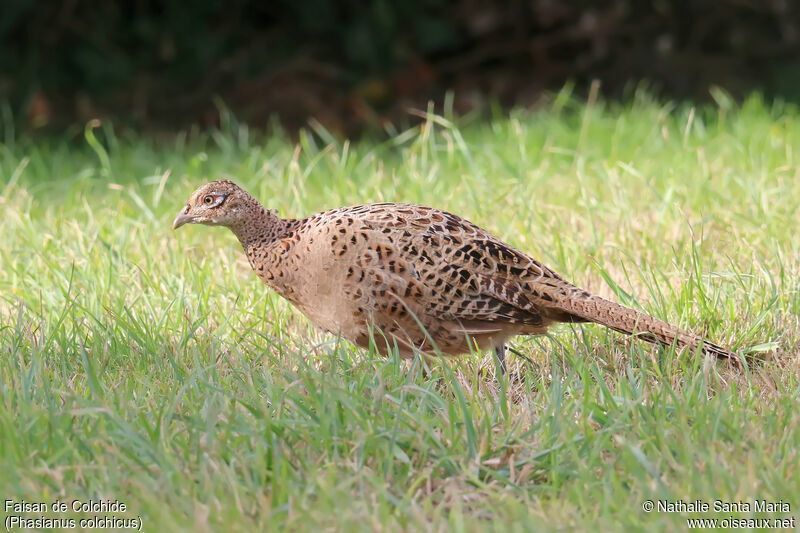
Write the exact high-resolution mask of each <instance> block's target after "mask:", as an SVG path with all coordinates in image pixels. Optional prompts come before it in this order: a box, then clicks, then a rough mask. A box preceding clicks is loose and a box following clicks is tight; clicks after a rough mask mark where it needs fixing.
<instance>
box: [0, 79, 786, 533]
mask: <svg viewBox="0 0 800 533" xmlns="http://www.w3.org/2000/svg"><path fill="white" fill-rule="evenodd" d="M718 101H719V105H717V106H708V107H701V108H697V109H695V108H692V107H690V106H688V105H677V106H676V105H672V104H664V103H660V102H657V101H653V100H652V99H650V98H648V97H647V96H646V95H643V94H636V95H635V96H634V97H632V99H631V101H630V102H629V103H628V104H625V105H611V104H608V103H604V102H602V101H597V102H593V103H591V104H589V105H586V104H584V103H581V102H577V101H575V100H574V99H573V98H571V97H570V95H569V94H568V93H567V92H564V93H561V94H558V95H555V96H554V98H553V99H552V101H551V103H550V104H549V105H547V106H544V107H542V108H541V109H540V110H538V111H535V112H522V111H520V112H514V113H512V114H511V115H510V116H504V117H497V118H495V119H493V120H490V121H484V122H479V121H471V120H469V119H465V120H463V121H461V122H459V125H458V126H455V125H454V124H453V123H452V122H451V121H449V120H447V119H446V118H444V117H440V116H433V115H430V116H429V117H428V120H427V122H426V123H425V124H424V125H422V126H421V127H419V128H415V129H411V130H409V131H404V132H395V133H394V134H393V135H392V136H391V138H390V140H388V141H385V142H382V143H379V142H370V141H363V142H358V143H348V142H341V141H338V140H336V139H333V138H331V137H330V136H329V135H328V134H327V133H326V132H325V131H324V130H323V129H322V128H320V127H317V129H316V131H315V132H313V133H307V134H303V135H301V137H300V140H299V142H298V143H297V144H294V143H292V142H290V141H289V140H287V139H286V138H285V137H284V136H281V135H275V136H270V137H265V136H263V135H256V134H254V133H253V132H251V131H249V130H248V129H247V128H246V127H244V126H241V125H238V124H236V122H235V120H233V119H232V118H231V117H225V120H224V122H223V126H222V127H221V128H220V130H219V131H214V132H210V133H207V134H206V133H201V132H189V133H187V134H184V135H178V136H176V137H175V138H172V139H168V140H163V139H162V140H160V141H155V140H148V139H142V138H138V137H136V136H121V137H117V136H115V135H114V133H113V130H112V129H111V128H110V127H109V125H108V124H104V125H102V126H101V127H99V128H96V129H92V128H91V127H87V131H86V136H85V138H86V140H85V142H69V141H55V140H52V141H38V142H34V141H30V140H26V139H24V138H17V137H15V135H14V134H13V132H10V131H8V129H7V131H6V132H5V133H6V137H5V143H4V144H2V145H0V208H1V209H2V213H3V215H2V236H3V241H2V244H0V265H1V266H2V268H1V269H0V401H2V406H1V407H0V496H2V499H3V500H6V499H10V500H15V501H20V500H23V499H24V500H25V501H28V502H46V503H48V504H49V503H51V502H53V501H55V500H61V501H66V502H71V501H72V500H74V499H79V500H81V501H85V500H88V499H94V500H106V499H110V500H112V501H113V500H119V501H121V502H123V503H125V504H126V505H127V506H128V509H127V511H126V512H124V513H110V514H116V515H117V516H118V517H121V518H134V517H141V519H142V521H143V526H144V527H143V529H144V530H149V531H167V530H176V531H209V530H231V531H253V530H258V529H262V530H285V529H288V530H315V529H325V530H342V531H359V530H367V531H369V530H384V529H385V530H417V529H429V530H434V531H477V530H501V531H529V530H546V531H552V530H575V529H577V530H592V531H606V530H608V531H613V530H624V531H637V530H638V531H644V530H646V531H652V530H683V529H685V528H686V527H687V523H686V518H687V517H691V516H701V517H710V518H718V519H724V518H728V517H730V516H733V517H740V518H747V517H752V516H769V517H774V516H795V517H797V516H798V508H800V475H798V472H797V465H798V464H800V457H798V451H797V444H798V442H800V412H799V411H798V409H797V405H798V392H799V391H800V383H799V382H798V375H799V374H800V372H799V371H800V326H799V325H798V316H799V315H800V237H798V232H797V228H798V222H799V219H798V215H797V206H798V205H800V172H799V171H798V168H800V167H798V161H797V159H796V156H797V154H796V153H795V150H796V148H797V147H799V146H800V112H798V109H797V108H796V107H792V106H786V105H782V104H780V103H774V104H773V103H765V102H764V101H763V100H761V99H760V98H758V97H753V98H750V99H749V100H747V101H746V102H744V103H743V104H742V105H741V106H733V105H731V104H729V103H728V102H727V100H725V99H724V98H718ZM223 175H229V176H233V177H235V179H236V181H238V182H239V183H240V184H242V185H243V186H244V187H245V188H247V189H248V190H250V191H251V192H252V193H253V194H254V195H255V196H257V197H258V198H260V199H261V200H262V201H263V202H264V203H265V204H266V205H268V206H269V207H272V208H275V209H278V210H279V211H280V212H281V213H283V214H284V215H287V216H299V215H306V214H310V213H312V212H315V211H318V210H323V209H326V208H330V207H334V206H339V205H346V204H353V203H361V202H367V201H381V200H393V201H409V202H420V203H424V204H429V205H435V206H437V207H441V208H445V209H448V210H450V211H453V212H456V213H459V214H462V215H464V216H466V217H467V218H469V219H471V220H472V221H474V222H476V223H478V224H480V225H482V226H484V227H486V228H488V229H489V230H491V231H492V232H494V233H495V234H497V235H498V236H500V237H501V238H503V239H505V240H506V241H508V242H510V243H512V244H513V245H515V246H516V247H518V248H520V249H522V250H525V251H527V252H529V253H531V254H532V255H534V256H535V257H538V258H540V259H541V260H542V261H544V262H545V263H546V264H548V265H549V266H551V267H552V268H554V269H555V270H557V271H558V272H560V273H562V274H563V275H565V276H566V277H567V278H569V279H571V280H572V281H573V282H575V283H577V284H580V285H583V286H584V287H586V288H588V289H590V290H592V291H594V292H597V293H600V294H603V295H605V296H608V297H611V298H615V299H617V300H619V301H621V302H623V303H625V304H627V305H632V306H636V307H641V308H643V309H645V310H647V311H648V312H650V313H652V314H654V315H656V316H658V317H661V318H664V319H666V320H669V321H671V322H675V323H678V324H680V325H681V326H683V327H685V328H687V329H690V330H692V331H695V332H698V333H703V334H705V335H707V336H708V337H709V338H710V339H713V340H714V341H716V342H718V343H719V344H722V345H725V346H728V347H733V348H735V349H737V350H739V351H740V352H743V353H748V354H749V355H751V356H754V357H757V358H761V359H763V361H762V362H760V363H758V364H754V365H752V366H751V367H750V368H749V369H747V371H745V372H743V373H740V372H736V371H734V370H732V369H730V368H728V367H727V366H726V365H722V364H716V363H714V362H711V361H703V360H702V359H700V358H699V357H695V356H693V355H691V354H683V356H681V357H677V356H676V354H675V352H674V351H673V350H671V349H663V348H654V347H651V346H650V345H647V344H645V343H642V342H637V341H634V340H631V339H630V338H627V337H625V336H622V335H620V334H617V333H614V332H610V331H608V330H605V329H603V328H601V327H599V326H592V325H587V326H562V327H559V328H556V329H554V330H553V332H552V335H549V336H547V337H539V338H521V337H520V338H517V339H515V340H514V343H513V346H514V348H515V349H516V350H518V351H519V352H521V353H523V354H525V355H526V356H527V357H529V358H530V359H532V361H533V362H532V363H527V362H525V361H524V360H522V359H520V358H514V357H512V359H511V372H512V374H519V379H517V380H515V381H512V382H511V383H509V382H508V381H506V380H505V379H500V380H497V379H495V377H494V365H493V363H492V359H491V358H490V357H489V356H488V355H481V354H472V355H471V356H469V355H468V356H465V357H463V358H460V359H450V360H447V361H443V362H435V363H434V364H432V365H431V367H430V369H429V372H428V374H427V375H425V374H424V373H423V371H422V369H421V368H420V361H418V360H417V361H415V362H413V364H411V365H408V364H406V363H404V362H402V361H399V360H397V358H386V359H384V358H381V357H379V356H377V355H376V354H374V353H371V352H368V351H364V350H359V349H355V348H353V347H352V346H351V345H349V344H348V343H346V342H343V341H339V340H337V339H336V338H333V337H330V336H328V335H326V334H323V333H320V332H318V331H316V330H315V329H313V328H312V327H311V326H310V325H309V324H308V322H307V321H306V320H305V319H304V318H303V317H302V316H301V315H299V314H298V313H297V312H296V311H294V310H293V309H291V308H290V306H289V305H287V304H286V303H285V302H284V301H282V300H281V299H280V298H279V297H277V296H276V295H275V294H273V293H271V292H270V291H268V290H267V289H266V287H264V286H263V285H262V284H261V283H260V282H259V281H258V280H257V279H256V278H255V276H254V275H253V274H252V273H251V272H250V269H249V266H248V265H247V263H246V261H245V260H244V258H243V256H242V254H241V252H240V250H239V248H238V244H237V243H236V242H235V239H234V238H233V236H232V235H230V234H229V232H227V231H223V230H221V229H215V228H206V227H189V228H184V229H182V230H181V231H180V232H178V233H173V232H172V230H171V229H170V223H171V220H172V218H173V216H174V215H175V213H177V211H178V210H179V209H180V207H181V206H182V205H183V204H184V202H185V201H186V199H187V197H188V195H189V194H190V192H191V191H192V190H194V188H195V187H196V186H198V185H199V184H201V183H204V182H205V181H208V180H210V179H214V178H217V177H220V176H223ZM696 499H701V500H704V501H707V502H709V503H712V504H713V502H714V501H715V500H721V501H723V502H738V501H741V500H744V501H748V502H749V501H752V500H754V499H765V500H767V501H778V500H783V502H786V503H788V504H789V505H790V507H791V510H790V512H789V513H768V514H766V515H762V514H759V513H752V512H750V513H748V512H746V511H743V512H727V511H724V512H714V511H713V509H712V510H711V511H710V512H706V513H699V514H685V513H684V514H680V513H666V512H657V511H654V512H650V513H646V512H644V511H643V510H642V505H643V502H644V501H646V500H655V501H657V500H669V501H674V500H683V501H687V502H688V501H694V500H696ZM14 514H16V515H18V516H25V517H27V518H37V517H40V516H45V517H66V516H72V517H75V518H80V517H87V516H93V514H92V513H84V514H80V513H68V514H63V513H62V514H55V513H53V512H52V511H47V512H44V513H35V512H34V513H27V514H25V513H14V512H13V511H5V513H4V514H3V515H2V516H3V519H4V520H5V519H6V518H7V517H8V516H11V515H14ZM94 514H97V513H94ZM101 514H102V513H101Z"/></svg>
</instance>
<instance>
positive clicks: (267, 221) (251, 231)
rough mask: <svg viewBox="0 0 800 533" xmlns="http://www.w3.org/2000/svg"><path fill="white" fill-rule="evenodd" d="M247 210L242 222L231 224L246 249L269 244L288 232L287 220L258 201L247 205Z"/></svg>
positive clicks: (232, 229)
mask: <svg viewBox="0 0 800 533" xmlns="http://www.w3.org/2000/svg"><path fill="white" fill-rule="evenodd" d="M246 210H247V211H248V213H247V216H245V217H242V221H241V222H240V223H238V224H233V225H231V226H230V229H231V231H233V234H234V235H236V238H237V239H239V242H240V243H241V244H242V248H244V249H245V250H249V249H251V248H254V247H257V246H263V245H267V244H269V243H271V242H273V241H275V240H276V239H278V238H280V237H281V236H282V235H284V234H285V233H286V221H285V220H283V219H282V218H280V217H278V216H277V215H275V214H274V213H273V212H272V211H268V210H267V209H265V208H264V206H262V205H261V204H259V203H258V202H256V205H252V206H247V207H246Z"/></svg>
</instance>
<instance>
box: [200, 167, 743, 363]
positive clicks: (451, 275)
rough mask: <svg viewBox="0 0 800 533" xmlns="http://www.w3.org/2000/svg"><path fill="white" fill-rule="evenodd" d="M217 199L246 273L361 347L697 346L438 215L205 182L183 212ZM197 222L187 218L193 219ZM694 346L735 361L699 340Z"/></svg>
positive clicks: (218, 220)
mask: <svg viewBox="0 0 800 533" xmlns="http://www.w3.org/2000/svg"><path fill="white" fill-rule="evenodd" d="M208 194H214V195H223V196H224V200H223V201H222V203H221V205H219V206H217V207H216V211H213V213H212V215H213V220H212V221H210V222H209V221H204V222H201V223H206V224H213V225H224V226H227V227H229V228H230V229H231V230H232V231H233V232H234V233H235V234H236V236H237V237H238V239H239V241H240V242H241V244H242V246H243V248H244V250H245V253H246V254H247V257H248V259H249V261H250V265H251V266H252V267H253V270H254V271H255V273H256V274H257V275H258V276H259V278H261V279H262V280H263V281H264V282H265V283H266V284H267V285H269V286H270V287H271V288H273V289H274V290H275V291H276V292H278V294H280V295H281V296H283V297H284V298H286V299H287V300H288V301H290V302H291V303H292V304H294V305H295V306H296V307H297V308H298V309H299V310H300V311H301V312H302V313H303V314H305V315H306V316H307V317H308V318H309V319H310V320H311V321H312V322H313V323H314V324H316V325H317V326H319V327H321V328H323V329H325V330H327V331H330V332H332V333H335V334H339V335H341V336H343V337H344V338H346V339H348V340H350V341H352V342H354V343H355V344H357V345H359V346H364V347H366V346H368V345H369V342H370V338H371V335H372V336H373V338H374V340H375V344H376V346H377V347H378V349H379V350H381V351H384V352H385V351H386V350H387V348H389V349H390V348H393V347H395V346H396V347H397V349H398V350H399V352H400V353H401V354H402V355H404V356H408V355H411V354H413V353H414V350H415V349H416V350H420V351H422V352H427V353H431V352H434V351H435V348H434V346H435V347H436V348H438V350H439V351H440V352H442V353H444V354H458V353H464V352H468V351H469V350H470V345H471V343H476V344H477V346H478V347H479V348H480V349H487V348H492V347H497V346H501V345H502V343H503V342H504V341H505V340H506V339H507V338H508V337H510V336H513V335H517V334H541V333H544V332H545V331H546V330H547V328H548V326H549V325H550V324H552V323H553V322H587V321H591V322H597V323H600V324H604V325H606V326H608V327H610V328H612V329H614V330H617V331H620V332H623V333H629V334H630V333H635V334H637V335H638V336H640V337H641V338H643V339H644V340H647V341H649V342H659V343H664V344H671V343H673V342H676V343H677V344H678V346H686V347H689V348H690V349H695V348H696V347H697V346H698V345H699V344H700V343H701V342H703V340H702V338H700V337H698V336H696V335H693V334H691V333H688V332H685V331H682V330H680V329H678V328H677V327H675V326H672V325H671V324H668V323H666V322H663V321H661V320H658V319H656V318H653V317H651V316H649V315H646V314H644V313H641V312H639V311H636V310H633V309H629V308H627V307H624V306H622V305H619V304H617V303H614V302H611V301H609V300H606V299H604V298H601V297H599V296H594V295H592V294H589V293H588V292H586V291H585V290H583V289H581V288H578V287H576V286H574V285H572V284H571V283H569V282H567V281H565V280H564V279H563V278H562V277H561V276H559V275H558V274H556V273H555V272H553V271H552V270H551V269H549V268H548V267H546V266H545V265H543V264H542V263H540V262H538V261H536V260H535V259H533V258H531V257H529V256H528V255H526V254H525V253H523V252H521V251H519V250H516V249H514V248H513V247H511V246H509V245H508V244H506V243H504V242H502V241H501V240H499V239H498V238H496V237H494V236H493V235H491V234H490V233H488V232H487V231H485V230H483V229H481V228H480V227H478V226H476V225H475V224H473V223H471V222H469V221H468V220H465V219H463V218H461V217H459V216H456V215H453V214H451V213H448V212H446V211H441V210H439V209H434V208H431V207H424V206H419V205H411V204H396V203H378V204H367V205H356V206H351V207H342V208H339V209H332V210H330V211H325V212H322V213H317V214H314V215H312V216H310V217H308V218H305V219H281V218H279V217H277V216H276V215H275V214H274V213H272V212H270V211H267V210H266V209H265V208H264V207H263V206H262V205H261V204H260V203H259V202H258V201H257V200H255V199H254V198H253V197H251V196H250V195H249V194H247V193H246V192H245V191H244V190H242V189H241V188H239V187H238V186H237V185H236V184H234V183H233V182H231V181H229V180H219V181H215V182H211V183H209V184H206V185H204V186H203V187H201V188H200V189H198V190H197V191H196V192H195V193H194V194H193V195H192V197H191V198H190V200H189V203H188V204H187V206H186V208H185V210H184V213H186V216H194V213H195V212H197V216H204V215H207V214H208V213H209V212H211V211H210V210H205V211H204V206H203V204H202V199H203V198H204V197H205V196H206V195H208ZM192 221H195V220H192ZM703 350H704V351H705V352H707V353H709V354H713V355H715V356H717V357H721V358H729V359H731V360H733V361H737V360H738V356H737V355H735V354H733V353H731V352H729V351H727V350H725V349H723V348H721V347H719V346H716V345H714V344H712V343H709V342H703Z"/></svg>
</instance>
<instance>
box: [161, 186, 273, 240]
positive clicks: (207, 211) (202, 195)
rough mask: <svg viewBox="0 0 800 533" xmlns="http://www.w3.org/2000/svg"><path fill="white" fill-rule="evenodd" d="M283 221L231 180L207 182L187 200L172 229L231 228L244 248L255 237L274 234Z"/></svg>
mask: <svg viewBox="0 0 800 533" xmlns="http://www.w3.org/2000/svg"><path fill="white" fill-rule="evenodd" d="M282 222H283V221H282V220H281V219H280V218H278V217H277V216H276V215H274V214H273V213H271V212H270V211H267V210H266V209H265V208H264V206H263V205H261V204H260V203H259V202H258V200H256V199H255V198H253V197H252V196H250V195H249V194H248V193H247V191H245V190H244V189H242V188H241V187H239V186H238V185H236V184H235V183H234V182H232V181H230V180H217V181H212V182H210V183H206V184H205V185H203V186H202V187H200V188H199V189H197V190H196V191H194V192H193V193H192V195H191V196H190V197H189V201H188V202H186V205H185V206H184V207H183V209H181V211H180V212H179V213H178V216H176V217H175V220H174V221H173V222H172V229H178V228H180V227H181V226H183V225H184V224H205V225H206V226H225V227H226V228H230V229H231V230H232V231H233V233H235V234H236V236H237V237H238V238H239V241H240V242H241V243H242V245H243V246H246V245H247V244H249V243H250V241H252V240H253V239H255V238H259V237H261V238H263V237H264V236H266V235H271V234H274V233H276V232H277V230H278V229H279V227H280V226H281V223H282Z"/></svg>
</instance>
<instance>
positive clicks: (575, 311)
mask: <svg viewBox="0 0 800 533" xmlns="http://www.w3.org/2000/svg"><path fill="white" fill-rule="evenodd" d="M581 292H583V291H581ZM585 294H586V293H583V296H582V297H570V298H563V299H561V300H560V301H559V302H558V307H559V308H560V309H561V310H563V311H566V312H567V313H569V314H570V315H573V316H575V317H578V318H579V319H582V320H588V321H590V322H596V323H598V324H602V325H604V326H607V327H609V328H611V329H613V330H615V331H619V332H621V333H626V334H628V335H636V336H637V337H638V338H641V339H642V340H645V341H648V342H651V343H654V344H664V345H667V346H670V345H672V344H673V343H675V344H677V346H678V347H687V348H689V349H690V350H696V349H697V347H698V346H700V347H701V349H702V351H703V352H704V353H706V354H708V355H713V356H715V357H717V358H719V359H727V360H729V361H730V362H731V363H733V364H735V365H737V366H738V365H739V364H741V361H742V357H741V356H740V355H739V354H737V353H735V352H731V351H730V350H726V349H725V348H723V347H721V346H718V345H716V344H714V343H712V342H709V341H707V340H705V339H703V338H702V337H699V336H697V335H694V334H693V333H689V332H688V331H684V330H682V329H680V328H678V327H676V326H673V325H672V324H669V323H667V322H664V321H663V320H659V319H657V318H655V317H652V316H650V315H648V314H645V313H642V312H640V311H636V310H635V309H631V308H629V307H625V306H624V305H620V304H618V303H616V302H612V301H610V300H606V299H605V298H601V297H600V296H594V295H588V296H585Z"/></svg>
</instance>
